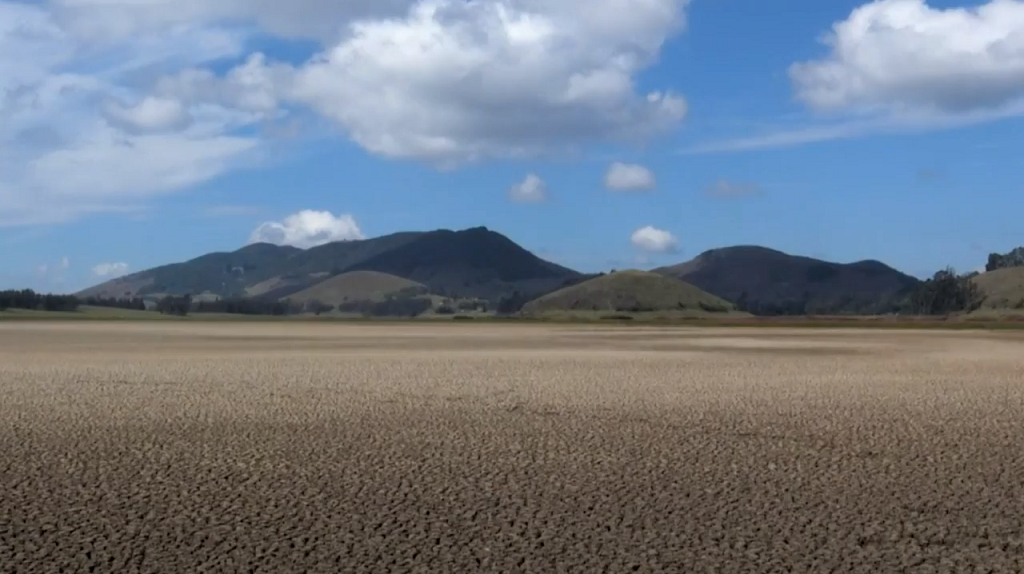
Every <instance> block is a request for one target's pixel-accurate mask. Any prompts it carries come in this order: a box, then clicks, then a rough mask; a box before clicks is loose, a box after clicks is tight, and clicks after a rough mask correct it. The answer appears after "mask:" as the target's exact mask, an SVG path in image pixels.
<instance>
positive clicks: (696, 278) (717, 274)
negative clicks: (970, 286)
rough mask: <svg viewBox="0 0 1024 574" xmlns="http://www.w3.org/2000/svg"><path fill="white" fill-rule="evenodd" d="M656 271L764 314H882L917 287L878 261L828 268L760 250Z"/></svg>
mask: <svg viewBox="0 0 1024 574" xmlns="http://www.w3.org/2000/svg"><path fill="white" fill-rule="evenodd" d="M655 272H657V273H661V274H664V275H668V276H671V277H676V278H678V279H681V280H683V281H686V282H687V283H690V284H692V285H695V286H696V287H699V288H700V289H703V290H705V291H707V292H708V293H712V294H714V295H717V296H719V297H721V298H722V299H725V300H727V301H730V302H732V303H735V304H736V305H737V306H738V307H739V308H741V309H744V310H747V311H750V312H752V313H754V314H764V315H772V314H803V313H816V314H830V313H837V314H838V313H883V312H888V311H889V310H891V309H893V308H894V305H896V304H898V302H900V301H902V300H903V299H904V298H905V297H906V296H907V295H908V294H909V293H910V291H912V290H913V289H914V288H915V287H917V285H919V284H920V281H919V280H918V279H916V278H914V277H911V276H910V275H907V274H905V273H901V272H899V271H897V270H895V269H893V268H892V267H889V266H888V265H885V264H884V263H881V262H878V261H872V260H869V261H858V262H856V263H832V262H829V261H822V260H820V259H814V258H811V257H802V256H798V255H790V254H788V253H783V252H781V251H776V250H774V249H768V248H766V247H758V246H738V247H726V248H722V249H712V250H710V251H705V252H704V253H701V254H700V255H698V256H697V257H695V258H694V259H692V260H690V261H687V262H685V263H681V264H679V265H673V266H669V267H662V268H659V269H655Z"/></svg>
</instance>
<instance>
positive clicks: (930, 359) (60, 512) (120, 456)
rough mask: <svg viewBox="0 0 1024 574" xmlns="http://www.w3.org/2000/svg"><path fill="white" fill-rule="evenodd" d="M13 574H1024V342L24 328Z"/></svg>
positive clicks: (901, 336) (507, 331)
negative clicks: (506, 573)
mask: <svg viewBox="0 0 1024 574" xmlns="http://www.w3.org/2000/svg"><path fill="white" fill-rule="evenodd" d="M0 396H2V397H3V399H2V400H0V571H2V572H11V573H28V572H33V573H34V572H255V571H258V572H332V573H333V572H424V573H437V572H587V573H590V572H673V573H678V572H723V573H725V572H735V573H741V572H742V573H749V572H865V573H868V572H871V573H875V572H1020V571H1024V533H1022V531H1024V478H1022V477H1024V338H1022V337H1021V336H1020V335H1014V334H1006V335H994V334H986V333H939V332H878V331H845V330H843V331H839V330H828V331H812V330H808V329H793V330H767V329H756V330H747V329H717V330H712V329H705V330H697V329H676V330H670V329H664V330H661V329H643V328H629V329H611V328H607V329H599V328H584V327H565V326H521V325H514V326H489V325H331V324H278V323H252V324H245V323H225V324H214V323H209V324H207V323H179V324H173V325H164V324H156V323H154V324H143V323H139V324H98V323H83V324H67V323H52V324H51V323H47V324H39V323H33V324H5V325H0Z"/></svg>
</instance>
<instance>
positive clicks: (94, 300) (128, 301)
mask: <svg viewBox="0 0 1024 574" xmlns="http://www.w3.org/2000/svg"><path fill="white" fill-rule="evenodd" d="M81 303H82V304H83V305H88V306H90V307H107V308H110V309H132V310H136V311H145V310H146V300H145V299H143V298H142V297H125V298H118V297H86V298H85V299H84V300H82V301H81Z"/></svg>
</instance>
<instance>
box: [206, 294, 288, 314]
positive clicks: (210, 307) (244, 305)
mask: <svg viewBox="0 0 1024 574" xmlns="http://www.w3.org/2000/svg"><path fill="white" fill-rule="evenodd" d="M303 310H304V307H303V306H302V305H299V304H294V303H291V302H283V301H264V300H260V299H241V298H233V299H218V300H216V301H198V302H195V303H193V304H192V305H191V307H190V311H193V312H195V313H227V314H232V315H272V316H282V315H297V314H299V313H301V312H302V311H303Z"/></svg>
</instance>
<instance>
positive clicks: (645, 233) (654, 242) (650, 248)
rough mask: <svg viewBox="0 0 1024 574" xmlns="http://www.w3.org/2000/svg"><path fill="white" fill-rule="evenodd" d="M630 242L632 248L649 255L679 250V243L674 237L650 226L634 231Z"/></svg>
mask: <svg viewBox="0 0 1024 574" xmlns="http://www.w3.org/2000/svg"><path fill="white" fill-rule="evenodd" d="M630 242H631V243H632V244H633V247H636V248H637V249H640V250H641V251H647V252H649V253H672V252H674V251H676V250H678V249H679V241H678V240H677V239H676V237H675V236H674V235H672V234H671V233H669V232H668V231H665V230H664V229H658V228H656V227H652V226H650V225H648V226H646V227H641V228H640V229H637V230H636V231H634V232H633V235H632V236H630Z"/></svg>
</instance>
